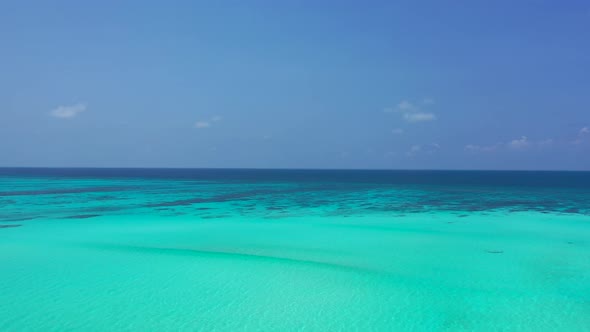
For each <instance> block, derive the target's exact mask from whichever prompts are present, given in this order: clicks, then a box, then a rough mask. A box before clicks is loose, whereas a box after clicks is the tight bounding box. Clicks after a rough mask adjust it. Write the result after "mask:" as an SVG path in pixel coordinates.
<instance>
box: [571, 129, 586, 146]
mask: <svg viewBox="0 0 590 332" xmlns="http://www.w3.org/2000/svg"><path fill="white" fill-rule="evenodd" d="M588 138H590V128H588V127H583V128H582V129H580V131H578V136H577V137H576V139H575V140H573V141H572V142H571V143H572V144H575V145H577V144H582V143H584V142H585V141H586V139H588Z"/></svg>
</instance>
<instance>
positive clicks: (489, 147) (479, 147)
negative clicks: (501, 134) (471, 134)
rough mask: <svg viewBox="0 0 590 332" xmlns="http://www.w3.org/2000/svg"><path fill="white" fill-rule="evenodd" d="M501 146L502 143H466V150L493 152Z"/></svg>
mask: <svg viewBox="0 0 590 332" xmlns="http://www.w3.org/2000/svg"><path fill="white" fill-rule="evenodd" d="M500 146H501V144H494V145H483V146H482V145H475V144H468V145H465V150H467V151H471V152H480V151H481V152H491V151H495V150H496V149H498V148H499V147H500Z"/></svg>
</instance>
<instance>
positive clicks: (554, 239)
mask: <svg viewBox="0 0 590 332" xmlns="http://www.w3.org/2000/svg"><path fill="white" fill-rule="evenodd" d="M0 331H3V332H4V331H19V332H20V331H44V332H46V331H537V332H539V331H590V172H536V171H409V170H408V171H401V170H400V171H389V170H256V169H114V168H113V169H106V168H105V169H93V168H0Z"/></svg>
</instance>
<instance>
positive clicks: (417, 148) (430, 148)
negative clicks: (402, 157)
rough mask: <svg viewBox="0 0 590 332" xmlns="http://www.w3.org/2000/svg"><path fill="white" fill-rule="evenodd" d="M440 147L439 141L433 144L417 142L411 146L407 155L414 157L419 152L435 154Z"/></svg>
mask: <svg viewBox="0 0 590 332" xmlns="http://www.w3.org/2000/svg"><path fill="white" fill-rule="evenodd" d="M438 149H440V145H439V144H438V143H431V144H424V145H420V144H415V145H412V146H411V147H410V150H409V151H408V152H406V155H407V156H409V157H413V156H415V155H417V154H433V153H435V152H436V151H437V150H438Z"/></svg>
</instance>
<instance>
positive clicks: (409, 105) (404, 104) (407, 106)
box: [397, 100, 418, 112]
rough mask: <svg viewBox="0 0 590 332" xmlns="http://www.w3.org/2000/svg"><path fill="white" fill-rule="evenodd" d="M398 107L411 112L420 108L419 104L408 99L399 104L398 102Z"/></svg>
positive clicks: (400, 109)
mask: <svg viewBox="0 0 590 332" xmlns="http://www.w3.org/2000/svg"><path fill="white" fill-rule="evenodd" d="M397 109H398V110H399V111H402V112H411V111H415V110H417V109H418V106H416V105H414V104H412V103H410V102H409V101H407V100H402V101H401V102H400V103H399V104H397Z"/></svg>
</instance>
